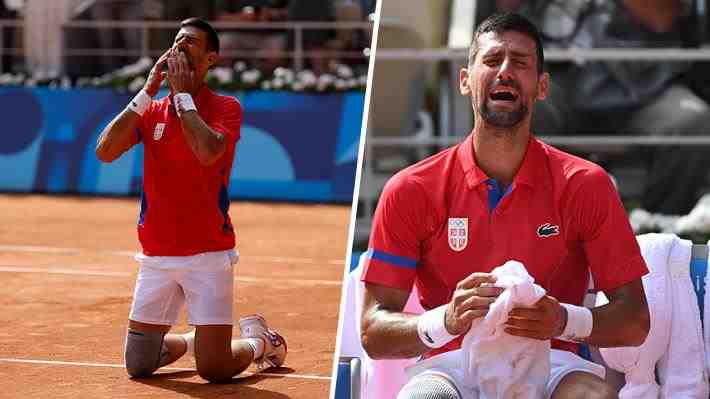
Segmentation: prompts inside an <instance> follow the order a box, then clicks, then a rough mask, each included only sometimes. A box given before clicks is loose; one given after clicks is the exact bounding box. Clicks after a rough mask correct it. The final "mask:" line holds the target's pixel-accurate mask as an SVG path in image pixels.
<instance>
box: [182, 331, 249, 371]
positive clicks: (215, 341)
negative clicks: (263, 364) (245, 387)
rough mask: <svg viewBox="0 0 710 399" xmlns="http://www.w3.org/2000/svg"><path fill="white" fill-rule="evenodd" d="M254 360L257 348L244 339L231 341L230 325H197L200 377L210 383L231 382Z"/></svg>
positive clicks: (196, 357)
mask: <svg viewBox="0 0 710 399" xmlns="http://www.w3.org/2000/svg"><path fill="white" fill-rule="evenodd" d="M253 360H254V351H253V349H252V348H251V346H249V345H248V344H246V343H245V342H244V341H243V340H234V341H233V340H232V326H231V325H205V326H197V327H196V331H195V363H196V365H197V373H198V374H199V375H200V377H202V378H204V379H206V380H207V381H210V382H225V381H229V380H230V379H231V378H232V377H233V376H235V375H237V374H239V373H241V372H243V371H244V370H246V369H247V367H249V365H250V364H251V362H252V361H253Z"/></svg>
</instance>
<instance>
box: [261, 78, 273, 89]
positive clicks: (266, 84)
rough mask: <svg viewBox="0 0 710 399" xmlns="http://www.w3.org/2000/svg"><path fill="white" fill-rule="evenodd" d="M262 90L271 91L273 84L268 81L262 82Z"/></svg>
mask: <svg viewBox="0 0 710 399" xmlns="http://www.w3.org/2000/svg"><path fill="white" fill-rule="evenodd" d="M261 88H262V89H264V90H271V82H269V81H268V80H265V81H263V82H261Z"/></svg>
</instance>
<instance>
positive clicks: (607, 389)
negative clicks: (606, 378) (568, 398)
mask: <svg viewBox="0 0 710 399" xmlns="http://www.w3.org/2000/svg"><path fill="white" fill-rule="evenodd" d="M580 394H581V396H579V399H619V394H618V393H617V392H616V390H615V389H614V388H612V387H611V386H609V385H608V384H599V386H598V387H596V390H594V391H588V392H584V393H580Z"/></svg>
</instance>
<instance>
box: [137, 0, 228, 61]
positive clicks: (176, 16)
mask: <svg viewBox="0 0 710 399" xmlns="http://www.w3.org/2000/svg"><path fill="white" fill-rule="evenodd" d="M153 1H156V2H157V3H158V7H157V9H156V10H155V11H154V12H153V14H152V15H148V16H147V18H149V19H160V20H164V21H175V22H179V21H182V20H184V19H187V18H190V17H199V18H202V19H204V20H205V21H212V20H214V18H215V16H216V10H217V7H216V3H218V2H219V0H153ZM176 34H177V30H175V29H174V28H169V29H165V28H161V29H159V30H158V31H157V32H156V33H154V34H152V35H151V37H153V39H152V40H151V44H150V48H151V49H153V50H155V51H157V52H159V53H162V51H165V50H166V49H168V48H170V47H171V46H172V45H173V40H174V39H175V35H176Z"/></svg>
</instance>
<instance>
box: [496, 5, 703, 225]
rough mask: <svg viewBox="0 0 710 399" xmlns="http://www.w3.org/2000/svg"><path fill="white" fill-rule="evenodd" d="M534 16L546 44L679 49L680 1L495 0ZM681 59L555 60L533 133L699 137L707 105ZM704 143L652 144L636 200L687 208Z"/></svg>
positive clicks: (699, 176)
mask: <svg viewBox="0 0 710 399" xmlns="http://www.w3.org/2000/svg"><path fill="white" fill-rule="evenodd" d="M495 6H496V7H497V8H498V9H505V10H512V11H517V12H520V13H521V14H525V15H526V16H528V17H530V18H531V19H532V20H534V21H536V23H537V24H538V27H539V28H540V30H541V33H542V35H543V37H544V38H545V45H546V46H547V47H551V46H559V47H567V46H574V47H582V48H592V47H598V48H639V47H683V44H685V41H686V40H687V37H684V33H685V32H684V28H687V27H688V26H687V25H688V24H687V23H686V19H685V18H684V15H683V7H684V2H683V1H682V0H670V1H669V0H652V1H648V0H621V1H613V0H606V1H598V2H594V1H586V0H569V1H561V0H544V1H533V0H527V1H526V0H495ZM689 66H690V65H689V63H687V62H657V61H652V62H648V61H592V62H586V63H582V64H578V65H571V66H570V65H555V66H553V67H552V68H550V70H551V71H552V73H551V74H552V81H553V82H557V83H558V84H559V86H554V87H552V88H551V95H550V96H549V97H548V99H546V100H545V101H543V102H542V103H540V108H542V110H541V111H542V112H540V115H541V117H540V118H537V119H536V120H535V121H534V123H533V128H534V130H535V132H536V133H537V134H560V133H561V134H575V133H576V134H579V133H599V134H630V135H664V136H677V135H703V134H707V126H710V106H709V105H708V103H706V102H705V101H703V100H702V99H701V98H700V97H698V96H697V95H696V94H695V93H694V92H693V91H691V90H690V89H689V88H688V87H687V86H686V85H684V84H683V83H682V81H681V78H682V77H683V74H684V72H686V71H687V70H688V68H689ZM706 154H707V149H697V148H693V147H687V146H685V147H680V146H677V147H673V148H669V147H663V148H661V147H652V148H650V149H648V150H647V153H646V155H647V157H646V162H647V166H648V168H647V170H648V177H647V179H646V180H647V181H646V184H645V189H644V193H643V195H642V197H641V206H642V207H643V208H644V209H646V210H648V211H651V212H657V213H665V214H687V213H688V212H689V211H690V210H691V209H692V207H693V205H694V204H695V203H696V201H697V199H698V198H699V196H700V194H701V193H700V191H699V189H701V188H702V186H703V185H704V183H705V179H706V176H707V174H708V171H709V170H710V157H707V155H706Z"/></svg>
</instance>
